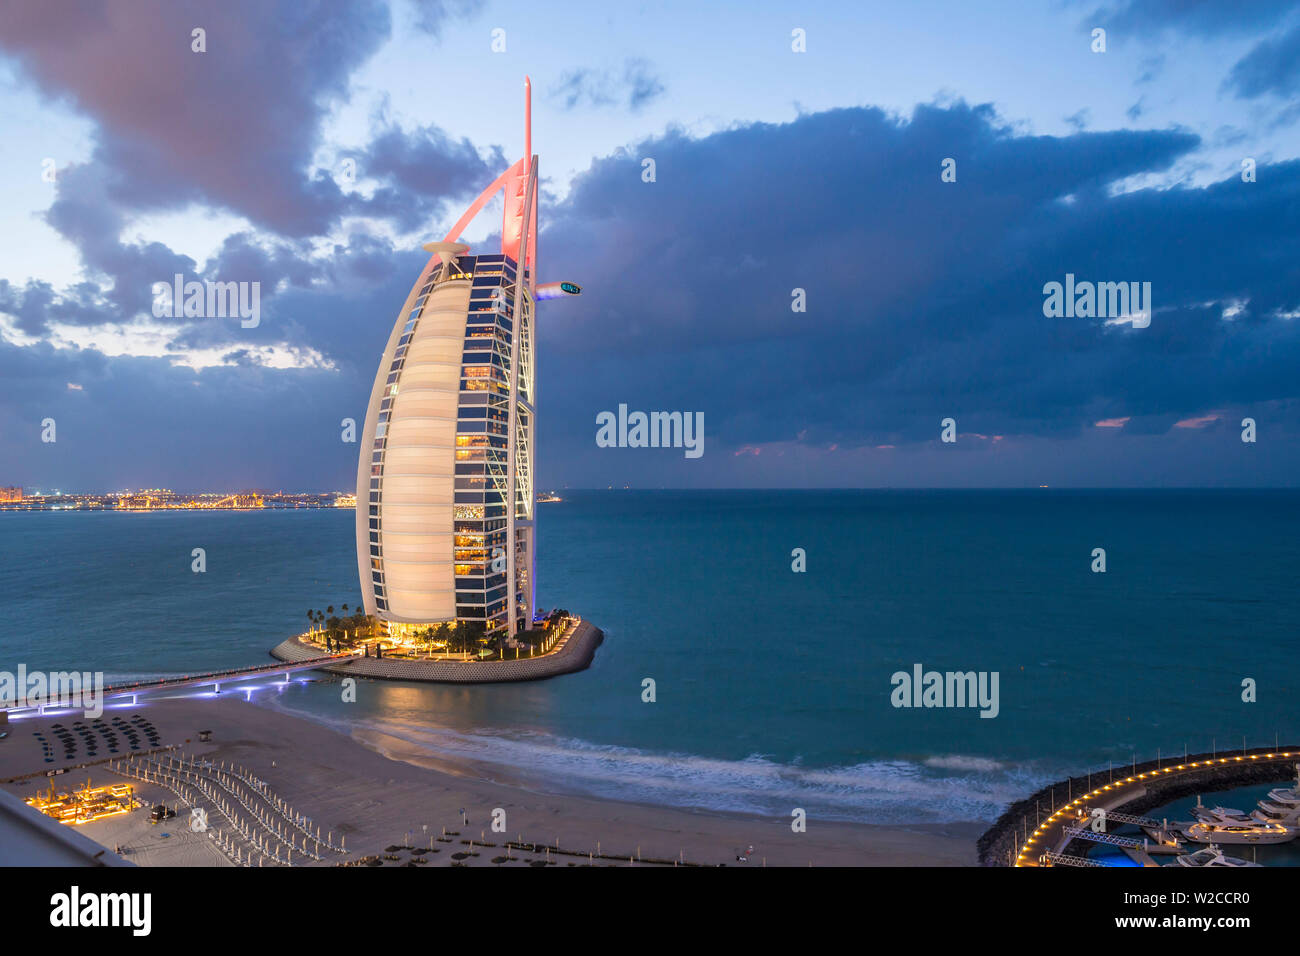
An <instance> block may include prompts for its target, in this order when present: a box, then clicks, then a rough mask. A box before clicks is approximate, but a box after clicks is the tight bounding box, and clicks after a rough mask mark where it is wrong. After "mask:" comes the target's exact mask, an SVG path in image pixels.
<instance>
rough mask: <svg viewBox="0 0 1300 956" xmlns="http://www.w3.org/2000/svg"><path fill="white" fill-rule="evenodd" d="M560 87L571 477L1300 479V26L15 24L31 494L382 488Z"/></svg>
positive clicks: (546, 468)
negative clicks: (360, 474)
mask: <svg viewBox="0 0 1300 956" xmlns="http://www.w3.org/2000/svg"><path fill="white" fill-rule="evenodd" d="M196 29H201V30H202V31H203V33H202V39H203V42H202V43H201V44H197V43H196V40H195V38H194V31H195V30H196ZM1098 31H1104V32H1103V33H1098ZM196 45H200V46H202V49H201V50H198V49H196V48H195V47H196ZM525 75H528V76H531V79H532V87H533V149H534V152H536V153H537V154H539V156H540V169H541V175H542V180H543V191H542V204H541V217H540V227H541V230H540V238H539V278H540V279H541V280H542V281H556V280H561V279H567V280H571V281H575V282H578V283H580V284H581V285H582V287H583V294H582V296H581V297H578V298H566V299H564V300H562V301H550V302H545V303H542V304H540V305H539V314H538V443H537V444H538V451H537V456H538V461H537V468H538V478H537V484H538V487H539V488H557V489H560V488H570V487H571V488H589V487H595V488H604V487H608V486H613V487H619V488H621V487H624V486H628V487H632V488H661V487H667V488H708V487H720V488H750V487H774V488H786V487H810V488H816V487H953V488H962V487H1037V486H1039V485H1051V486H1054V487H1173V486H1192V487H1211V488H1213V487H1256V486H1267V487H1278V486H1295V485H1296V483H1297V476H1298V475H1300V467H1297V466H1300V421H1298V419H1297V412H1298V411H1300V374H1297V373H1298V371H1300V324H1298V320H1300V255H1297V252H1298V251H1300V249H1298V246H1300V228H1298V227H1300V0H1256V2H1252V3H1249V4H1242V3H1227V2H1210V0H1200V2H1198V0H1047V2H1043V0H1039V2H1029V0H1026V2H1022V3H1011V2H1005V3H999V2H988V3H978V4H972V3H962V2H951V3H938V2H925V0H919V2H916V3H909V4H894V3H889V4H886V3H860V2H844V3H840V2H828V3H815V4H805V3H763V2H747V3H744V4H739V3H735V4H730V3H719V4H699V3H694V2H687V3H675V2H667V3H655V4H642V5H635V4H618V5H611V4H608V3H584V2H565V3H562V4H546V5H541V4H523V3H519V4H514V3H493V2H487V0H483V2H474V0H446V2H429V0H391V2H388V0H354V2H350V3H348V4H337V3H330V2H311V0H299V2H294V3H287V2H286V3H272V2H265V0H225V2H222V3H196V2H184V0H181V2H177V0H133V2H131V3H111V2H107V0H46V2H35V0H18V2H14V3H10V4H6V5H4V6H0V131H2V132H3V135H0V221H3V224H4V229H3V230H0V485H9V484H19V485H23V486H25V487H26V488H28V489H29V490H33V489H39V490H45V491H52V490H55V489H59V490H63V491H86V492H93V491H111V490H118V489H124V488H141V487H171V488H174V489H176V490H188V491H200V490H234V489H243V488H260V489H268V490H280V489H283V490H302V491H329V490H347V489H350V488H351V487H352V486H353V485H354V483H355V474H356V462H357V449H358V445H356V444H352V443H348V442H345V441H343V440H342V439H343V428H342V425H341V423H342V422H343V420H344V419H347V418H352V419H355V420H357V421H358V422H359V421H361V420H363V419H364V413H365V406H366V402H367V399H368V397H369V392H370V387H371V383H372V381H373V378H374V375H375V371H376V367H377V365H378V362H379V358H380V354H381V352H382V350H383V347H384V344H385V342H386V340H387V337H388V334H389V332H390V330H391V329H392V326H393V323H394V321H395V320H396V317H397V311H398V309H400V307H401V305H402V303H403V301H404V299H405V297H406V295H407V293H408V292H409V291H410V289H411V286H412V283H413V282H415V281H416V279H417V278H418V276H419V273H420V270H421V268H422V266H423V265H424V263H425V261H426V260H427V254H426V253H424V252H422V251H421V248H420V247H421V245H422V244H423V243H425V242H428V241H431V240H433V239H440V238H442V236H443V235H444V234H445V232H446V231H447V229H448V228H449V227H450V226H451V224H452V223H453V222H455V220H456V219H457V218H458V217H459V215H460V213H461V212H462V211H463V209H464V208H465V207H466V206H467V205H468V204H469V203H470V202H472V201H473V199H474V197H475V196H477V195H478V193H479V192H480V191H481V190H482V189H483V188H484V187H485V186H487V185H488V184H489V183H490V182H491V181H492V180H493V179H495V178H496V176H497V175H498V174H499V173H500V172H501V171H502V170H504V169H505V167H506V166H507V165H508V164H509V163H511V162H513V161H514V160H515V159H517V158H518V157H519V156H520V155H522V152H523V150H524V130H523V78H524V77H525ZM646 160H653V164H654V176H653V180H652V181H647V175H646ZM948 161H950V162H948ZM945 169H946V170H948V173H947V175H945ZM499 231H500V202H499V200H498V201H497V202H496V203H494V204H492V205H490V206H489V207H488V208H487V209H486V210H485V211H484V212H483V213H482V214H481V215H480V216H479V217H478V219H476V220H475V222H474V223H473V224H471V226H470V228H469V229H467V230H466V232H465V240H466V241H467V242H469V243H470V244H471V246H472V247H473V251H495V248H496V245H495V244H496V243H497V242H498V235H499ZM176 274H181V275H183V276H184V277H185V278H186V279H187V280H198V281H203V280H208V281H223V282H224V281H236V282H248V283H251V282H257V283H258V284H259V289H260V309H261V312H260V321H259V322H258V324H257V325H256V326H255V327H246V325H247V323H241V321H240V320H239V318H237V317H235V318H221V317H213V318H199V317H191V318H185V317H183V316H182V317H177V318H171V317H167V316H165V315H164V316H161V317H155V315H154V311H155V309H154V304H155V291H154V290H155V284H156V283H159V282H164V283H170V282H171V281H172V278H173V276H174V275H176ZM1067 275H1072V276H1074V277H1075V279H1076V280H1077V281H1080V282H1085V281H1090V282H1094V283H1101V282H1124V283H1130V282H1135V283H1139V284H1143V283H1150V290H1151V292H1150V305H1151V308H1150V310H1149V314H1148V315H1147V316H1145V320H1146V321H1145V323H1144V321H1143V317H1141V316H1139V318H1138V320H1136V321H1135V320H1134V319H1133V317H1132V316H1131V315H1128V314H1121V315H1118V316H1106V317H1101V316H1096V317H1092V316H1077V315H1069V316H1049V315H1046V314H1045V311H1044V301H1045V298H1046V293H1045V287H1047V286H1048V284H1049V283H1052V282H1059V283H1065V282H1066V276H1067ZM796 290H802V292H801V293H800V292H797V291H796ZM798 304H802V306H803V308H802V310H800V309H798V308H797V306H798ZM620 405H625V406H627V408H628V409H629V410H631V411H636V410H641V411H645V412H651V411H681V412H684V413H692V414H693V413H700V414H702V415H703V421H704V446H703V448H704V452H703V454H702V455H700V456H698V457H694V456H687V455H686V454H684V451H683V449H680V448H653V449H651V448H607V447H601V446H600V445H599V444H598V443H597V441H596V435H597V416H598V415H600V413H602V412H605V411H613V412H617V410H618V408H619V406H620ZM1247 418H1249V419H1252V420H1253V421H1254V422H1255V427H1254V431H1255V436H1254V437H1255V439H1256V440H1255V441H1253V442H1246V441H1243V440H1242V435H1243V425H1242V422H1243V420H1244V419H1247ZM946 419H952V420H953V422H954V427H953V429H952V431H953V432H954V433H955V438H956V440H955V441H952V442H945V441H943V440H942V434H941V433H942V430H943V424H942V423H943V422H944V421H945V420H946ZM49 420H53V422H54V427H55V435H54V437H55V440H54V441H47V440H42V439H43V437H46V438H48V437H49V429H48V427H47V425H46V423H47V422H48V421H49Z"/></svg>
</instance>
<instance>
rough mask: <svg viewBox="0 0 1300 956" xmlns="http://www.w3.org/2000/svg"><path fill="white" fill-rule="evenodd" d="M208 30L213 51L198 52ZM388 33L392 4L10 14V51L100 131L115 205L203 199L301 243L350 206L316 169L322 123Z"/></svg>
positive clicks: (71, 8)
mask: <svg viewBox="0 0 1300 956" xmlns="http://www.w3.org/2000/svg"><path fill="white" fill-rule="evenodd" d="M196 27H201V28H203V29H204V30H206V31H207V36H206V47H207V49H206V52H204V53H197V52H193V51H192V49H191V31H192V30H193V29H194V28H196ZM389 31H390V21H389V11H388V7H387V6H386V5H385V4H384V3H382V2H379V0H358V2H355V3H348V4H342V5H340V4H333V3H325V2H304V3H296V4H268V3H262V2H259V0H231V2H228V3H225V4H222V5H221V6H220V7H215V6H213V5H212V4H207V3H199V2H173V0H136V2H132V3H109V2H105V0H99V2H96V0H82V2H80V3H59V4H9V5H6V6H4V7H3V8H0V44H2V45H3V50H4V52H5V53H7V54H9V55H10V56H12V57H13V58H14V59H15V60H17V61H18V63H19V64H20V66H21V67H22V69H23V72H24V73H25V74H26V75H27V76H29V77H31V78H32V79H34V80H35V81H36V83H37V84H38V85H39V86H40V87H41V89H42V90H44V91H45V92H46V93H47V94H48V95H50V96H51V97H55V98H62V97H67V98H69V99H70V100H71V101H72V103H73V104H74V105H75V106H76V108H77V109H78V110H79V111H81V112H83V113H85V114H86V115H87V116H89V117H90V118H91V119H93V120H95V121H96V123H97V124H98V128H99V129H98V136H99V145H98V147H97V149H96V154H95V163H97V164H102V165H105V166H107V167H109V168H110V169H112V170H113V171H114V172H115V175H113V176H111V177H108V178H107V182H106V184H105V185H106V188H107V194H108V197H109V198H110V199H111V200H113V201H114V202H116V203H119V204H121V205H123V206H125V207H129V208H134V209H150V208H165V207H171V206H175V205H178V204H181V203H185V202H188V201H191V200H195V199H200V198H203V199H205V200H206V201H208V202H210V203H212V204H214V205H219V206H223V207H226V208H229V209H231V210H233V211H235V212H238V213H240V214H243V215H245V216H248V217H249V218H250V219H251V220H253V221H254V222H257V223H258V224H260V225H263V226H266V227H267V228H270V229H273V230H275V231H276V232H281V233H285V234H290V235H307V234H317V233H320V232H322V231H324V230H325V229H326V228H327V226H328V225H329V223H330V221H331V220H332V218H333V217H334V216H336V215H337V214H338V212H339V210H340V207H341V206H342V205H343V198H342V194H341V193H340V191H339V189H338V187H337V186H336V185H335V184H334V183H333V182H332V181H330V180H328V179H322V178H310V177H308V176H305V175H304V171H305V170H306V169H307V167H308V165H309V161H310V158H311V155H312V152H313V150H314V149H315V147H316V145H317V143H318V128H319V123H320V120H321V117H322V116H323V115H324V113H325V111H326V110H327V109H328V108H329V107H330V105H331V104H332V103H334V102H337V101H338V100H339V99H341V98H343V97H344V96H345V95H346V93H347V84H348V78H349V76H350V75H351V73H352V71H353V70H355V69H356V68H357V67H358V66H359V65H360V64H361V63H363V62H364V61H365V60H366V59H367V58H369V57H370V55H371V54H372V53H374V51H375V50H376V49H378V47H379V46H380V44H381V43H383V42H384V40H386V39H387V37H388V35H389ZM286 50H290V51H292V55H286ZM163 78H165V80H164V79H163Z"/></svg>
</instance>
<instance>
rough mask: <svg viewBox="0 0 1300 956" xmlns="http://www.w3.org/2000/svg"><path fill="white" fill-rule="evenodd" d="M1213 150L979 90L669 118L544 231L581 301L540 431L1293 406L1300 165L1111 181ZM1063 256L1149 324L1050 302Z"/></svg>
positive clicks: (759, 434) (866, 427)
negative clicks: (903, 105) (1083, 121)
mask: <svg viewBox="0 0 1300 956" xmlns="http://www.w3.org/2000/svg"><path fill="white" fill-rule="evenodd" d="M1198 143H1199V141H1198V139H1197V138H1196V137H1195V136H1193V135H1191V134H1188V133H1184V132H1180V131H1148V132H1112V133H1079V134H1075V135H1071V136H1067V137H1062V138H1057V137H1028V136H1017V135H1013V134H1012V133H1011V132H1010V131H1008V130H1007V129H1005V128H1003V127H1002V126H1000V125H999V124H998V122H997V121H996V117H995V116H994V115H993V114H992V113H991V111H989V110H987V109H984V108H971V107H966V106H964V105H961V104H958V105H955V106H952V107H950V108H946V109H939V108H935V107H922V108H920V109H918V110H917V111H916V112H915V113H914V114H913V116H912V117H911V118H910V119H909V120H907V121H898V120H895V119H892V118H890V117H888V116H887V115H885V114H884V113H881V112H879V111H876V110H867V109H855V110H835V111H831V112H827V113H820V114H815V115H811V116H805V117H801V118H800V119H798V120H796V121H795V122H793V123H790V124H786V125H782V126H769V125H762V124H758V125H753V126H747V127H743V128H739V129H735V130H729V131H726V132H722V133H718V134H715V135H713V136H710V137H706V138H704V139H691V138H688V137H685V136H682V135H680V134H669V135H666V136H664V137H662V138H660V139H656V140H652V141H648V142H645V143H642V144H640V145H639V146H638V147H637V149H636V150H634V151H631V152H629V153H628V154H626V155H622V156H616V157H611V158H608V159H605V160H601V161H599V162H597V163H595V164H594V165H593V166H592V168H591V170H590V171H589V172H588V173H587V174H585V175H584V176H582V177H580V178H579V179H578V180H577V181H576V182H575V184H574V188H573V191H572V193H571V196H570V198H569V200H568V201H567V202H566V203H565V204H564V205H563V206H562V207H561V208H559V209H556V210H549V211H548V212H549V217H548V218H549V221H550V224H551V225H550V227H549V228H548V229H547V230H545V231H544V232H543V245H542V248H543V250H544V253H543V255H544V258H543V259H542V266H543V271H544V272H545V273H547V274H548V275H554V276H555V277H556V278H570V277H571V278H574V279H575V280H577V281H579V282H581V283H583V285H584V294H583V296H582V298H581V299H579V300H576V301H573V302H564V303H561V304H556V305H553V306H549V307H548V308H547V309H546V310H544V311H543V312H542V314H541V320H540V326H539V327H540V328H541V335H542V345H541V352H542V356H543V358H542V363H543V364H542V366H541V367H542V368H543V369H544V370H546V371H544V372H543V376H544V377H543V386H542V388H543V394H544V395H546V396H547V397H548V404H547V410H548V415H547V416H543V417H542V419H541V425H540V427H541V429H542V447H548V446H549V445H550V443H551V442H555V443H558V444H566V442H565V436H566V435H576V436H577V439H576V441H574V442H573V443H572V444H573V448H572V453H573V454H575V455H577V454H582V453H583V452H585V451H586V450H587V449H588V448H589V447H590V442H591V434H594V420H595V415H596V413H597V412H598V411H601V410H605V409H614V408H616V407H617V405H618V403H620V402H627V403H628V404H629V406H630V407H631V408H663V409H673V408H684V409H698V410H703V411H705V413H706V420H707V421H708V423H709V425H708V427H709V434H710V439H711V440H712V441H713V442H714V443H715V444H714V445H713V447H714V448H715V449H719V448H721V449H727V450H735V449H739V448H742V447H744V446H752V445H756V444H762V443H770V442H794V441H796V440H798V439H797V436H800V435H802V436H803V437H802V439H801V440H802V441H803V442H805V443H818V444H820V445H821V446H822V447H826V446H829V445H831V444H837V445H839V446H841V448H843V447H856V446H875V445H878V444H898V445H903V444H907V443H913V442H923V443H924V442H932V441H933V440H934V439H935V438H936V437H937V432H938V422H939V419H940V418H942V417H945V416H949V415H951V416H954V417H956V418H957V419H958V420H959V423H960V427H961V428H962V430H963V431H969V432H978V433H981V434H986V435H989V436H993V435H1002V436H1008V437H1011V436H1022V437H1038V438H1062V437H1072V436H1078V435H1080V434H1081V433H1084V432H1088V431H1090V430H1091V429H1092V426H1093V423H1094V422H1095V421H1097V420H1099V419H1103V418H1111V417H1120V416H1132V417H1133V418H1134V419H1142V420H1143V421H1147V420H1149V426H1150V430H1152V431H1155V432H1157V433H1159V432H1165V431H1168V429H1169V428H1171V427H1172V425H1173V424H1174V423H1175V422H1176V421H1178V420H1180V419H1183V418H1187V417H1189V416H1194V415H1198V414H1201V413H1203V412H1205V411H1206V410H1208V409H1214V408H1219V407H1228V406H1232V407H1240V406H1250V405H1257V406H1260V407H1262V404H1263V403H1270V402H1273V403H1276V402H1288V401H1291V400H1293V399H1295V398H1296V397H1297V396H1300V379H1297V377H1296V376H1295V375H1294V369H1295V368H1296V367H1297V362H1300V332H1298V328H1297V322H1296V320H1294V319H1287V318H1279V317H1278V315H1277V313H1279V312H1289V311H1291V310H1295V309H1296V308H1297V306H1298V305H1300V267H1297V265H1296V263H1297V262H1300V256H1298V255H1297V253H1300V239H1298V238H1297V234H1296V231H1295V229H1294V210H1295V209H1296V208H1300V186H1298V185H1297V183H1300V175H1298V174H1300V163H1296V162H1293V163H1288V164H1284V165H1278V166H1274V167H1267V169H1266V172H1262V173H1261V175H1260V181H1259V182H1257V183H1250V184H1247V183H1242V182H1241V181H1240V179H1239V178H1233V179H1229V180H1226V181H1224V182H1222V183H1218V184H1215V185H1213V186H1210V187H1208V188H1205V189H1185V188H1178V189H1163V190H1158V189H1143V190H1138V191H1132V192H1124V193H1120V194H1112V190H1111V189H1110V188H1109V187H1110V186H1111V184H1113V183H1115V182H1118V181H1121V180H1123V179H1125V178H1126V177H1128V176H1130V175H1132V174H1135V173H1140V172H1154V171H1161V170H1165V169H1168V168H1169V166H1170V165H1171V164H1172V163H1173V162H1174V161H1175V160H1177V159H1179V158H1180V157H1183V156H1185V155H1187V154H1188V153H1189V152H1191V151H1192V150H1194V149H1195V148H1196V147H1197V146H1198ZM644 157H650V158H653V159H654V160H655V162H656V181H655V182H653V183H646V182H643V181H642V177H641V172H642V163H641V160H642V158H644ZM944 157H953V158H955V159H956V160H957V170H958V178H957V182H956V183H942V182H941V181H940V175H939V174H940V161H941V160H942V159H943V158H944ZM1067 272H1072V273H1074V274H1076V275H1077V276H1078V277H1079V278H1080V279H1092V280H1094V281H1104V280H1113V281H1130V280H1136V281H1150V282H1152V284H1153V296H1154V299H1155V305H1156V314H1155V316H1154V318H1153V320H1152V324H1151V327H1150V328H1148V329H1143V330H1135V329H1129V328H1127V327H1124V326H1106V325H1105V324H1103V323H1102V322H1100V321H1098V320H1087V319H1049V318H1045V317H1044V316H1043V313H1042V304H1043V294H1042V287H1043V284H1044V283H1046V282H1049V281H1053V280H1056V281H1061V280H1063V279H1064V276H1065V273H1067ZM794 288H803V289H805V290H806V293H807V297H808V311H807V313H805V314H799V313H793V312H791V308H790V303H791V290H792V289H794ZM1236 300H1240V301H1241V302H1243V303H1245V305H1243V306H1242V312H1241V313H1240V314H1238V315H1237V316H1236V317H1235V318H1233V319H1230V320H1225V319H1224V318H1223V317H1222V315H1223V311H1224V308H1225V307H1226V306H1227V304H1228V303H1229V302H1231V301H1236ZM557 366H558V368H557ZM548 374H549V375H555V376H556V377H557V378H558V380H560V381H563V382H564V383H565V387H564V388H563V389H559V388H555V389H547V388H546V376H547V375H548ZM1140 427H1141V423H1140V422H1139V423H1137V425H1135V430H1139V429H1140ZM565 451H566V453H568V452H569V449H568V448H566V449H565Z"/></svg>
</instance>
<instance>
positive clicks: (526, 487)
mask: <svg viewBox="0 0 1300 956" xmlns="http://www.w3.org/2000/svg"><path fill="white" fill-rule="evenodd" d="M524 88H525V151H524V156H523V158H522V159H520V160H519V161H518V162H516V163H514V164H513V165H512V166H510V168H509V169H507V170H506V171H505V172H504V173H502V174H501V175H500V176H499V177H498V178H497V179H496V181H494V182H493V183H492V184H491V185H490V186H488V188H487V189H485V190H484V191H483V193H482V194H481V195H480V196H479V197H478V198H477V199H476V200H475V201H474V203H473V204H472V205H471V206H470V207H469V208H468V209H467V210H466V211H465V213H464V215H463V216H461V218H460V220H459V221H458V222H457V223H456V224H455V226H453V227H452V229H451V231H450V232H449V233H448V234H447V235H446V237H444V238H443V240H442V241H440V242H431V243H428V244H427V245H425V246H424V248H425V249H426V250H428V251H429V252H430V253H431V256H430V258H429V262H428V264H427V265H426V266H425V267H424V270H423V271H422V272H421V273H420V277H419V279H418V280H417V281H416V282H415V285H414V286H413V287H412V288H411V292H410V295H408V296H407V297H406V301H405V302H404V303H403V305H402V309H401V311H400V312H399V313H398V316H397V321H396V323H395V324H394V325H393V330H392V333H391V334H390V335H389V337H388V344H387V345H386V346H385V348H384V354H383V359H382V360H381V362H380V366H379V372H378V374H377V375H376V376H375V383H374V387H373V388H372V390H371V393H370V403H369V406H368V407H367V409H366V418H365V425H364V430H363V432H362V438H361V454H360V461H359V462H358V465H357V567H358V570H359V572H360V576H361V593H362V599H363V602H364V605H365V609H366V613H368V614H373V615H375V616H376V617H377V618H378V619H379V620H380V621H382V622H384V623H385V625H386V628H387V630H388V633H389V635H390V636H392V637H395V638H401V637H402V636H403V635H405V634H409V633H411V632H414V631H422V630H424V629H426V628H428V627H430V626H432V625H437V624H441V623H450V622H482V624H483V626H484V628H485V629H486V630H487V631H489V632H494V631H496V630H497V629H498V628H505V629H507V631H508V633H509V635H510V636H511V637H513V636H514V635H515V634H516V633H517V632H518V631H519V630H520V629H523V628H526V627H529V626H530V624H531V621H532V619H533V615H534V613H535V612H536V610H537V607H536V598H535V593H536V567H535V557H536V543H537V542H536V522H535V515H534V508H535V504H534V492H533V475H534V462H535V454H536V408H537V404H536V403H537V398H536V383H537V370H536V361H535V358H536V335H535V304H536V301H537V299H538V297H539V296H540V297H542V298H547V297H551V296H552V295H560V294H570V295H572V294H577V293H578V292H579V291H580V290H579V289H578V287H577V286H576V285H574V284H573V283H570V282H564V283H551V284H550V285H549V286H543V287H541V288H539V287H538V286H537V284H536V272H537V157H536V156H534V155H532V103H531V84H530V83H529V81H528V80H527V79H525V80H524ZM497 192H503V193H504V198H505V209H504V213H503V218H502V224H501V250H500V252H498V253H492V254H484V255H469V254H468V253H469V246H467V245H465V244H464V243H461V242H459V241H458V240H459V238H460V235H461V232H462V231H463V230H464V229H465V227H466V226H468V225H469V223H470V221H471V220H472V219H473V218H474V217H475V216H476V215H477V214H478V213H479V212H480V211H481V210H482V208H483V207H484V206H485V205H486V204H487V203H488V201H489V200H491V199H492V198H493V196H495V194H496V193H497ZM561 290H562V291H561Z"/></svg>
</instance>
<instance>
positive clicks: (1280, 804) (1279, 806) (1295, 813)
mask: <svg viewBox="0 0 1300 956" xmlns="http://www.w3.org/2000/svg"><path fill="white" fill-rule="evenodd" d="M1251 817H1252V818H1254V819H1255V820H1258V821H1259V822H1260V823H1276V824H1278V825H1279V826H1284V827H1300V764H1296V782H1295V783H1294V784H1293V785H1292V786H1290V787H1278V788H1277V789H1275V790H1270V791H1269V792H1268V797H1267V798H1266V799H1264V800H1261V801H1259V809H1258V810H1256V811H1254V812H1253V813H1252V814H1251Z"/></svg>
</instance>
